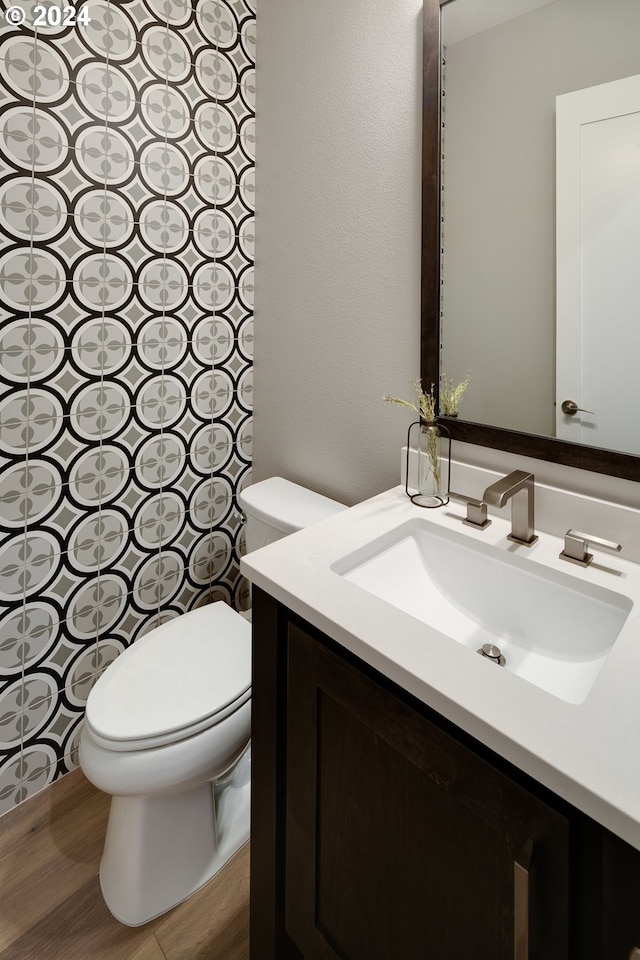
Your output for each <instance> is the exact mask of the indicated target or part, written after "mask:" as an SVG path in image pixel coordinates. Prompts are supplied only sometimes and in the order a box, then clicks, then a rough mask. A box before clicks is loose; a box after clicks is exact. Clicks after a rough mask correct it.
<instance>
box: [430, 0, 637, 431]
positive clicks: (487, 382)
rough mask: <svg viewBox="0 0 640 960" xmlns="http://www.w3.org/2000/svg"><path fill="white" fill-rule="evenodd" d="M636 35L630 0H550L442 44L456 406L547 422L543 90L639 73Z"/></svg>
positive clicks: (550, 376)
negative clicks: (464, 387)
mask: <svg viewBox="0 0 640 960" xmlns="http://www.w3.org/2000/svg"><path fill="white" fill-rule="evenodd" d="M460 2H463V0H460ZM464 2H467V3H472V2H473V0H464ZM639 36H640V4H639V3H638V2H637V0H556V2H555V3H550V4H548V5H547V6H544V7H542V8H540V9H539V10H537V11H535V12H533V13H530V14H528V15H526V16H523V17H520V18H517V19H515V20H510V21H509V22H507V23H505V24H502V25H501V26H499V27H495V28H494V29H492V30H487V31H485V32H484V33H481V34H478V35H477V36H475V37H470V38H469V39H468V40H463V41H461V42H460V43H457V44H455V45H454V46H452V47H449V48H448V49H447V52H446V71H445V82H444V86H445V90H446V96H445V101H444V103H445V113H444V120H445V127H444V130H445V133H444V147H445V168H444V169H445V173H444V250H445V253H444V260H443V267H444V277H445V287H444V301H443V314H444V321H443V329H444V334H443V342H444V351H443V364H444V369H445V370H446V372H447V373H448V374H449V375H450V376H452V377H453V378H454V379H461V378H462V376H464V373H465V372H466V371H467V370H468V369H470V370H471V373H472V382H471V387H470V388H469V390H468V392H467V394H466V396H465V399H464V406H463V408H462V414H463V416H464V417H465V418H466V419H470V420H476V421H478V422H480V423H490V424H496V425H499V426H503V427H510V428H514V429H519V430H525V431H528V432H531V433H542V434H553V432H554V430H555V410H554V406H553V401H554V399H555V98H556V95H558V94H561V93H568V92H570V91H571V90H580V89H582V88H584V87H590V86H594V85H595V84H599V83H605V82H607V81H609V80H617V79H620V78H621V77H626V76H630V75H633V74H637V73H640V45H639V43H638V37H639Z"/></svg>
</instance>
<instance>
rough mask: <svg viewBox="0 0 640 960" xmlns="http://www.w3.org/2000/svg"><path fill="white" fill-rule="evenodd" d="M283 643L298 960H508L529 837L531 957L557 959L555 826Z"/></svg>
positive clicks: (410, 722)
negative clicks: (517, 869) (517, 868)
mask: <svg viewBox="0 0 640 960" xmlns="http://www.w3.org/2000/svg"><path fill="white" fill-rule="evenodd" d="M289 638H290V650H289V684H288V689H289V695H288V697H289V702H288V715H287V726H288V739H287V817H286V819H287V827H286V925H287V930H288V931H289V933H290V934H291V936H292V937H293V939H294V940H295V941H296V943H297V944H298V946H299V947H300V949H301V950H302V952H303V954H304V956H305V960H336V958H338V960H359V958H362V960H365V958H366V960H389V958H393V960H423V958H425V957H433V958H434V960H436V958H437V960H467V958H468V960H478V958H480V960H482V958H483V957H486V958H487V960H507V958H508V960H512V958H513V956H514V947H513V928H514V916H513V902H514V886H513V870H514V859H515V857H516V855H517V854H518V853H519V852H520V850H521V849H522V847H523V846H524V845H525V843H526V842H527V840H529V839H531V840H532V841H533V844H534V859H533V864H534V866H535V865H536V864H537V867H538V870H537V873H535V872H534V874H533V875H532V879H531V890H532V896H531V904H530V911H531V915H532V929H531V949H530V957H535V956H540V957H544V958H545V960H561V958H562V960H566V957H567V933H566V916H567V855H568V854H567V850H568V830H567V824H566V822H565V820H564V819H563V818H562V817H561V816H560V815H559V814H557V813H556V812H555V811H552V810H551V809H550V808H548V807H546V806H545V805H544V804H542V803H541V802H540V801H539V800H538V799H537V798H535V797H533V796H531V795H530V794H528V793H527V792H526V791H524V790H522V789H521V788H519V787H518V786H516V785H515V784H513V783H512V782H511V781H510V780H509V779H508V778H507V777H505V776H503V775H502V774H501V773H499V772H498V771H496V770H495V769H494V768H493V767H491V766H490V765H489V764H487V763H486V762H485V761H483V760H481V759H480V758H478V757H477V756H476V755H475V754H473V753H472V752H471V751H470V750H468V749H467V748H466V747H464V746H462V745H461V744H460V743H458V742H457V741H456V740H455V739H453V738H452V737H450V736H449V735H448V734H445V733H444V732H443V731H442V730H440V729H439V728H438V727H436V726H435V725H434V724H433V723H431V722H430V721H428V720H427V719H426V718H425V717H423V716H421V715H420V714H419V713H417V712H415V711H414V710H412V709H411V708H410V707H409V706H408V705H407V704H405V703H403V702H402V701H400V700H398V699H397V698H396V697H394V696H393V695H392V694H390V693H389V692H388V691H386V690H385V689H383V688H382V687H381V686H379V685H378V684H377V683H375V682H374V681H373V680H371V679H370V678H368V677H365V676H364V675H363V674H361V673H360V672H359V671H358V670H356V669H354V668H353V667H352V666H350V665H348V664H346V663H345V662H344V661H342V659H341V658H339V657H338V656H336V655H335V654H333V653H331V652H330V651H328V650H327V649H326V648H324V647H323V646H322V645H321V644H319V643H318V642H317V641H316V640H314V639H312V638H310V637H308V636H307V635H306V634H305V633H304V632H303V631H301V630H300V629H298V628H297V627H295V626H291V627H290V631H289ZM536 935H537V936H538V940H537V941H536Z"/></svg>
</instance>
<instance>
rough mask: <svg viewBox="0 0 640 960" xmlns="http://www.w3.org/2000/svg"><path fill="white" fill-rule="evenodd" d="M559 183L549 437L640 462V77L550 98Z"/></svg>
mask: <svg viewBox="0 0 640 960" xmlns="http://www.w3.org/2000/svg"><path fill="white" fill-rule="evenodd" d="M556 183H557V193H556V227H557V246H556V262H557V276H556V290H557V305H556V322H557V327H556V354H557V355H556V418H557V419H556V435H557V436H558V437H559V438H560V439H563V440H573V441H577V442H579V443H586V444H591V445H595V446H598V447H605V448H609V449H612V450H626V451H627V452H629V453H635V454H640V427H639V426H638V420H637V411H638V409H639V408H640V377H639V376H638V372H637V363H638V357H639V356H640V306H639V305H640V271H639V270H638V265H637V251H638V242H639V238H640V76H634V77H626V78H625V79H623V80H615V81H613V82H611V83H605V84H600V85H598V86H595V87H589V88H587V89H584V90H576V91H574V92H573V93H568V94H564V95H563V96H560V97H558V98H557V100H556ZM603 365H604V366H606V369H607V371H608V375H607V376H603ZM612 377H613V378H614V380H615V390H612V389H611V378H612ZM566 397H572V398H575V399H574V401H573V406H574V407H575V409H567V402H566V400H565V398H566ZM585 407H586V408H588V409H584V408H585ZM590 411H597V412H596V413H593V412H590Z"/></svg>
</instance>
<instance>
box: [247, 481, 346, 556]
mask: <svg viewBox="0 0 640 960" xmlns="http://www.w3.org/2000/svg"><path fill="white" fill-rule="evenodd" d="M238 502H239V504H240V506H241V508H242V510H243V512H244V515H245V517H246V518H247V528H246V534H245V537H246V543H247V553H250V552H251V551H252V550H257V549H258V548H259V547H264V546H266V545H267V544H268V543H273V542H274V541H275V540H280V539H281V538H282V537H286V536H287V535H288V534H290V533H295V531H296V530H301V529H302V528H303V527H308V526H310V525H311V524H312V523H317V522H318V521H319V520H324V519H325V518H326V517H330V516H332V515H333V514H335V513H339V512H340V511H341V510H346V509H347V507H346V506H345V505H344V504H343V503H338V502H337V501H336V500H330V499H329V498H328V497H323V496H321V495H320V494H319V493H314V492H313V491H312V490H307V488H306V487H301V486H299V484H297V483H291V481H290V480H285V479H284V478H283V477H270V478H269V479H268V480H260V481H259V482H258V483H254V484H252V485H251V486H250V487H246V488H245V489H244V490H242V492H241V493H239V494H238Z"/></svg>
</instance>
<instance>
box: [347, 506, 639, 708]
mask: <svg viewBox="0 0 640 960" xmlns="http://www.w3.org/2000/svg"><path fill="white" fill-rule="evenodd" d="M332 570H333V571H334V572H336V573H338V574H340V575H341V576H343V577H345V578H346V579H347V580H349V581H351V582H352V583H354V584H357V585H358V586H359V587H362V589H364V590H367V591H368V592H369V593H372V594H374V595H375V596H376V597H380V598H381V599H382V600H385V601H386V602H387V603H390V604H392V605H393V606H394V607H397V608H399V609H400V610H403V611H404V612H405V613H408V614H410V615H411V616H412V617H415V618H416V619H418V620H421V621H422V622H423V623H426V624H428V625H429V626H430V627H432V628H433V629H435V630H437V631H439V632H440V633H442V634H445V636H446V637H449V638H452V639H453V640H456V641H457V642H458V643H461V644H463V645H464V646H466V647H468V648H469V649H470V651H477V650H478V649H479V648H480V647H482V645H483V644H486V643H490V644H495V645H497V646H498V647H499V648H500V651H501V653H502V654H503V655H504V657H505V658H506V664H505V669H507V670H510V671H512V672H513V673H515V674H517V675H518V676H520V677H523V678H524V679H526V680H528V681H529V682H530V683H533V684H536V686H538V687H541V688H542V689H543V690H547V691H548V692H549V693H552V694H554V695H555V696H556V697H559V698H560V699H562V700H565V701H567V702H569V703H582V702H583V701H584V700H585V698H586V696H587V694H588V693H589V691H590V690H591V687H592V686H593V684H594V682H595V680H596V677H597V676H598V674H599V672H600V670H601V669H602V666H603V664H604V662H605V660H606V658H607V656H608V654H609V652H610V650H611V648H612V646H613V644H614V643H615V640H616V638H617V636H618V634H619V633H620V630H621V629H622V626H623V624H624V622H625V620H626V619H627V617H628V615H629V613H630V611H631V609H632V606H633V604H632V601H631V600H630V599H629V598H628V597H625V596H622V595H621V594H618V593H616V592H614V591H612V590H607V589H604V588H602V587H599V586H596V585H593V584H591V583H589V582H588V581H583V580H581V579H579V577H577V576H572V575H571V574H570V573H567V574H565V573H561V572H560V571H558V570H555V569H552V568H550V567H546V566H543V565H542V564H540V563H536V562H535V561H534V560H532V559H529V558H525V557H522V555H521V554H520V553H518V554H515V553H509V552H506V551H504V550H500V549H498V548H496V547H494V546H492V545H490V544H485V543H482V542H481V541H479V540H476V539H473V538H471V537H470V536H468V535H466V534H464V533H457V532H455V531H452V530H448V529H446V528H442V527H440V526H437V525H435V524H433V523H430V522H429V521H428V520H426V519H422V518H416V519H413V520H409V521H407V522H406V523H404V524H402V525H401V526H399V527H397V528H396V529H395V530H392V531H390V532H389V533H387V534H385V535H384V536H382V537H380V538H378V539H376V540H374V541H372V542H371V543H369V544H367V545H366V546H364V547H361V548H360V549H358V550H356V551H355V552H353V553H351V554H349V555H348V556H346V557H343V558H342V559H340V560H339V561H337V562H336V563H334V564H333V565H332ZM485 664H486V668H487V669H491V670H500V669H501V667H500V666H498V665H497V664H496V663H495V662H493V661H491V660H485Z"/></svg>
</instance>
